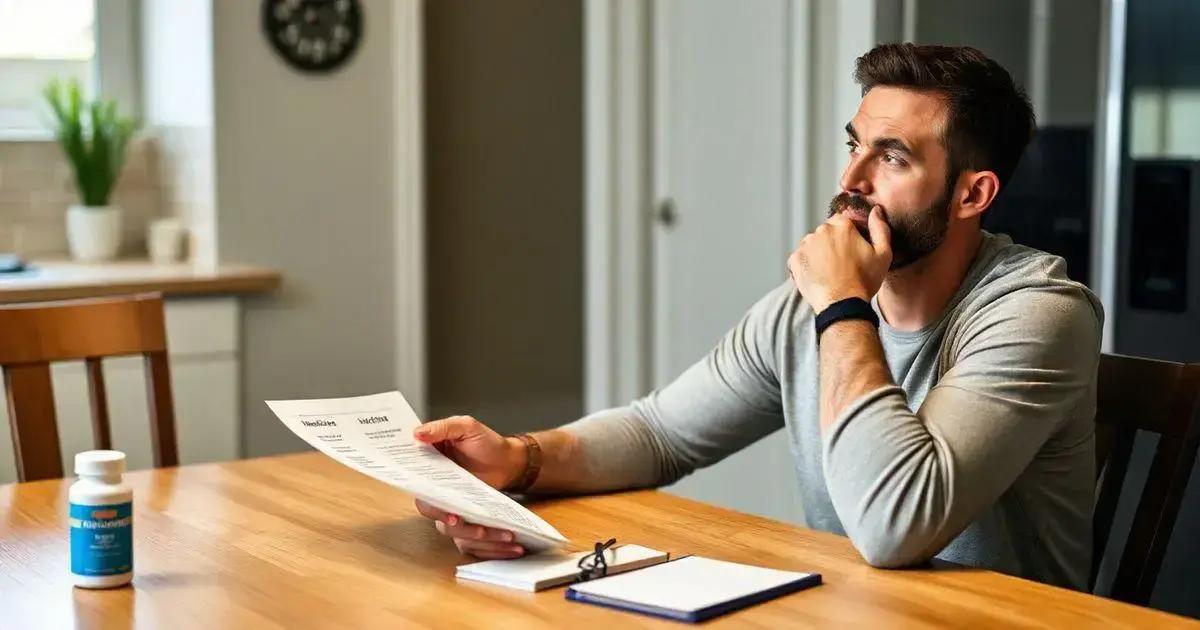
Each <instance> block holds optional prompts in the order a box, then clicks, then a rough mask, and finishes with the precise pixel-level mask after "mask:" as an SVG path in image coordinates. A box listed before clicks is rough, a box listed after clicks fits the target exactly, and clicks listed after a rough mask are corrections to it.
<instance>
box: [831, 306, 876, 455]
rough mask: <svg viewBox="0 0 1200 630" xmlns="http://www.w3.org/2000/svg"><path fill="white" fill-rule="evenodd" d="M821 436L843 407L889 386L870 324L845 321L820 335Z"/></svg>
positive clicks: (860, 321) (859, 321)
mask: <svg viewBox="0 0 1200 630" xmlns="http://www.w3.org/2000/svg"><path fill="white" fill-rule="evenodd" d="M820 341H821V434H822V435H824V434H825V432H826V431H827V430H828V429H829V427H831V426H833V423H834V421H835V420H837V418H838V416H839V415H841V413H842V411H843V410H845V409H846V407H847V406H848V405H849V404H850V403H852V402H854V401H855V400H857V399H858V398H861V397H862V396H865V395H866V394H869V393H870V392H872V391H875V390H877V389H879V388H880V387H886V386H888V385H892V384H893V383H892V375H891V373H890V372H889V371H888V366H887V360H886V358H885V357H884V354H883V345H882V344H881V343H880V342H879V331H877V330H876V329H875V327H874V326H872V325H871V324H870V322H866V321H862V320H844V321H840V322H836V323H834V324H833V325H832V326H830V327H829V328H827V329H826V330H825V332H824V333H822V335H821V340H820Z"/></svg>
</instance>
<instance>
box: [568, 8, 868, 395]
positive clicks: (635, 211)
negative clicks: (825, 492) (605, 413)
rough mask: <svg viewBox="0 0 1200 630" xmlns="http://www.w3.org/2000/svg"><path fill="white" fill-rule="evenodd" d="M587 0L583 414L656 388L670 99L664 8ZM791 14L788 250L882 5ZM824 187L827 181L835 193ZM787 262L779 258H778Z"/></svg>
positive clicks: (814, 205) (803, 226)
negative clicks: (660, 214)
mask: <svg viewBox="0 0 1200 630" xmlns="http://www.w3.org/2000/svg"><path fill="white" fill-rule="evenodd" d="M669 1H672V0H652V1H651V2H635V1H626V0H584V2H585V6H584V38H585V44H584V50H585V55H584V56H585V60H584V78H583V80H584V136H585V166H584V169H585V173H584V230H585V233H584V238H583V240H584V331H585V344H584V409H585V411H587V412H592V411H597V410H600V409H605V408H609V407H614V406H618V405H624V404H628V403H629V401H631V400H633V399H635V398H637V397H639V396H642V395H644V394H646V393H647V392H648V391H649V390H650V388H651V386H652V384H653V382H654V377H655V374H654V366H655V364H656V362H655V355H659V354H661V349H659V350H656V346H658V345H659V343H661V341H660V340H655V339H654V335H653V330H654V316H655V315H654V307H653V286H652V278H653V273H654V252H653V246H654V241H655V239H654V238H653V231H652V230H653V229H654V225H653V223H652V213H653V210H654V207H655V205H656V203H657V201H658V200H659V199H662V198H664V197H665V196H666V195H667V194H668V191H665V190H663V189H662V187H661V185H660V182H662V181H663V175H664V173H665V171H664V168H665V165H664V164H661V163H660V162H661V161H660V160H659V159H658V158H657V157H656V156H657V155H658V152H657V151H656V147H658V146H662V143H663V142H664V141H665V139H664V138H663V137H661V133H660V132H661V128H662V125H657V124H655V121H656V120H661V119H662V117H664V116H665V115H666V111H667V108H668V106H667V103H668V99H669V95H667V94H665V93H663V92H662V91H661V90H659V89H657V88H656V81H655V76H654V74H655V68H657V67H662V63H663V62H664V59H663V58H662V51H661V50H658V49H659V48H662V47H657V46H655V45H654V42H655V40H656V39H657V38H658V37H659V36H660V35H661V34H662V32H663V27H664V23H663V15H664V14H665V12H664V7H663V5H664V3H665V2H669ZM785 1H786V3H787V11H788V15H789V21H788V23H789V30H790V33H791V36H790V37H789V46H788V50H789V59H788V65H789V67H790V70H789V73H788V75H789V76H788V81H789V83H790V85H789V87H788V89H787V90H786V93H787V94H788V103H787V109H788V110H789V111H790V112H791V116H789V121H790V123H789V125H788V129H786V130H785V132H786V133H787V134H788V153H787V158H786V159H787V162H788V163H787V170H788V172H789V173H790V174H791V176H790V181H789V194H788V199H789V202H788V203H789V205H790V210H789V213H788V214H789V219H790V221H789V223H790V230H789V233H790V235H791V239H792V242H798V241H799V239H800V237H801V236H803V235H804V234H806V233H807V232H808V231H810V230H811V229H812V227H813V226H815V225H816V224H817V223H818V222H820V221H821V220H823V218H824V212H823V209H824V208H825V207H826V205H827V204H828V200H829V196H830V195H831V194H832V193H833V192H834V191H833V190H832V188H833V183H832V182H836V177H837V172H838V169H840V164H834V163H833V162H832V161H831V160H814V159H812V158H813V157H814V156H818V155H838V154H840V151H841V145H842V143H843V142H844V138H843V137H842V135H841V128H842V125H843V124H845V121H846V120H849V119H850V118H851V117H852V116H853V114H854V111H855V109H857V107H858V102H859V99H860V95H859V93H858V88H857V86H855V85H854V83H853V81H852V80H851V71H852V69H853V63H854V59H855V58H856V57H857V56H858V55H860V54H862V52H863V51H864V50H867V49H868V48H870V47H871V46H873V45H874V44H875V41H876V39H877V38H878V32H879V31H880V29H881V26H880V25H879V24H877V19H878V18H877V12H876V2H877V0H785ZM817 182H830V183H829V185H828V186H824V185H818V184H817ZM780 264H781V265H782V264H783V261H780Z"/></svg>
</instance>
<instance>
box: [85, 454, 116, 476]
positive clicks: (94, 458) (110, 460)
mask: <svg viewBox="0 0 1200 630" xmlns="http://www.w3.org/2000/svg"><path fill="white" fill-rule="evenodd" d="M123 472H125V453H122V452H121V451H84V452H82V453H78V454H76V455H75V474H76V475H102V476H105V477H111V476H116V475H119V474H121V473H123Z"/></svg>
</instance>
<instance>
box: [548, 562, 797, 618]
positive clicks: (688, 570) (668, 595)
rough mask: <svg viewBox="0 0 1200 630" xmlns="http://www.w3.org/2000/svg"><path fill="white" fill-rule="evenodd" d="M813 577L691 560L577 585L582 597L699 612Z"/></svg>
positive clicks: (730, 563) (760, 568)
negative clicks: (585, 595) (583, 595)
mask: <svg viewBox="0 0 1200 630" xmlns="http://www.w3.org/2000/svg"><path fill="white" fill-rule="evenodd" d="M808 575H810V574H808V573H797V572H795V571H780V570H777V569H764V568H762V567H755V566H750V565H748V564H738V563H736V562H725V561H723V560H711V559H709V558H700V557H698V556H688V557H686V558H681V559H679V560H674V561H671V562H664V563H662V564H656V565H654V566H652V567H646V568H645V569H639V570H637V571H631V572H629V573H622V574H620V575H614V576H612V577H606V578H601V579H598V580H592V581H590V582H583V583H581V584H575V585H573V586H572V587H571V588H572V589H573V590H575V591H576V592H578V593H584V594H587V595H595V596H599V597H607V598H611V599H617V600H622V601H625V602H631V603H635V604H642V605H645V606H654V607H658V608H669V609H672V610H680V611H696V610H700V609H702V608H708V607H709V606H713V605H716V604H720V603H723V602H727V601H730V600H735V599H740V598H742V597H745V596H747V595H751V594H754V593H758V592H761V591H765V590H768V589H771V588H775V587H777V586H782V585H784V584H788V583H790V582H794V581H796V580H799V579H801V578H804V577H806V576H808Z"/></svg>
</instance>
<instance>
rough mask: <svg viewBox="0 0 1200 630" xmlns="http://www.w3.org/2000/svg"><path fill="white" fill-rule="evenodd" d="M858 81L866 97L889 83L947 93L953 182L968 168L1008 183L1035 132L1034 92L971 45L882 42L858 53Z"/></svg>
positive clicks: (946, 134)
mask: <svg viewBox="0 0 1200 630" xmlns="http://www.w3.org/2000/svg"><path fill="white" fill-rule="evenodd" d="M854 80H855V81H857V82H858V84H859V85H861V86H862V93H863V95H864V96H865V95H866V93H867V92H869V91H870V90H871V88H874V87H879V86H890V87H899V88H907V89H910V90H915V91H918V92H934V93H937V94H940V95H942V96H943V97H944V98H945V99H946V103H947V105H948V113H947V120H946V129H945V130H944V137H943V138H942V141H943V143H944V144H945V146H946V151H947V153H948V154H949V167H950V172H949V173H948V174H947V177H948V178H949V181H950V182H954V181H955V180H956V179H957V178H958V174H959V173H961V172H962V171H963V170H964V169H971V170H975V171H993V172H994V173H996V177H998V178H999V179H1000V183H1001V185H1003V184H1006V183H1008V180H1009V178H1010V177H1012V174H1013V171H1015V170H1016V168H1017V163H1018V162H1019V161H1020V160H1021V153H1022V152H1023V151H1024V150H1025V145H1027V144H1029V140H1030V138H1032V136H1033V131H1034V124H1035V123H1034V118H1033V107H1032V106H1031V105H1030V104H1029V97H1028V96H1027V95H1026V94H1025V91H1024V90H1023V89H1021V87H1020V86H1019V85H1017V84H1016V82H1015V81H1013V78H1012V76H1011V75H1009V74H1008V71H1007V70H1005V69H1004V68H1003V67H1002V66H1001V65H1000V64H998V63H996V62H995V61H993V60H991V59H989V58H988V57H987V56H986V55H984V54H983V53H982V52H979V51H978V50H976V49H974V48H970V47H967V46H918V45H916V44H911V43H902V44H881V45H879V46H876V47H875V48H872V49H871V50H869V51H867V53H866V54H864V55H863V56H861V57H859V58H858V61H857V62H856V63H855V67H854Z"/></svg>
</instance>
